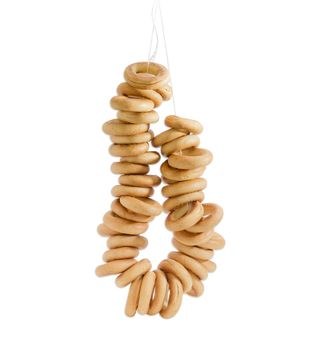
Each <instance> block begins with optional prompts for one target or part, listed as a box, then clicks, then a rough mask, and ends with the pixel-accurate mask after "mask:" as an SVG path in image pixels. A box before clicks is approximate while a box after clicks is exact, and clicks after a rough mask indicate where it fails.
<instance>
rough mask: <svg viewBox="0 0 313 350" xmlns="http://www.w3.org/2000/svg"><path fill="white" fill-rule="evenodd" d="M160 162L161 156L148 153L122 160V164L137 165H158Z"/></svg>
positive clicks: (155, 153)
mask: <svg viewBox="0 0 313 350" xmlns="http://www.w3.org/2000/svg"><path fill="white" fill-rule="evenodd" d="M159 160H160V155H159V153H157V152H146V153H144V154H140V155H138V156H133V157H122V158H121V162H127V163H136V164H156V163H157V162H158V161H159Z"/></svg>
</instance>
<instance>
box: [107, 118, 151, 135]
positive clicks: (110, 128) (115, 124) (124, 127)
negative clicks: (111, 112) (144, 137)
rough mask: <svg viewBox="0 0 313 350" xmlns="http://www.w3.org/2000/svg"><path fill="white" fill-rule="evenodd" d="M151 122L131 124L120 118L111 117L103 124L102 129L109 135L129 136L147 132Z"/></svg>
mask: <svg viewBox="0 0 313 350" xmlns="http://www.w3.org/2000/svg"><path fill="white" fill-rule="evenodd" d="M148 129H149V124H144V123H141V124H129V123H125V122H122V121H121V120H118V119H111V120H109V121H107V122H106V123H104V124H103V125H102V131H103V132H104V133H105V134H107V135H115V136H127V135H137V134H140V133H143V132H146V131H147V130H148Z"/></svg>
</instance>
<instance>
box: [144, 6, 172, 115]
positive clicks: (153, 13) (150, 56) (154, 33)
mask: <svg viewBox="0 0 313 350" xmlns="http://www.w3.org/2000/svg"><path fill="white" fill-rule="evenodd" d="M158 13H159V15H160V22H161V29H162V37H163V42H164V48H165V55H166V63H167V69H168V71H169V75H170V84H171V88H172V101H173V109H174V115H176V103H175V97H174V89H173V81H172V75H171V69H170V60H169V54H168V49H167V43H166V36H165V29H164V21H163V15H162V9H161V2H160V0H154V3H153V6H152V10H151V18H152V33H151V39H150V47H149V54H148V65H147V72H148V71H149V65H150V62H151V61H153V60H155V58H156V56H157V53H158V48H159V35H158V28H157V25H156V18H157V14H158ZM154 37H155V41H156V43H155V47H154V50H153V52H152V45H153V39H154Z"/></svg>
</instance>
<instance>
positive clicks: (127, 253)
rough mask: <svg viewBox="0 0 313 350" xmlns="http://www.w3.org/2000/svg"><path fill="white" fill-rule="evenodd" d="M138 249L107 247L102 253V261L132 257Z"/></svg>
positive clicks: (136, 254) (137, 252)
mask: <svg viewBox="0 0 313 350" xmlns="http://www.w3.org/2000/svg"><path fill="white" fill-rule="evenodd" d="M138 254H139V250H138V249H137V248H132V247H120V248H115V249H109V250H107V251H106V252H104V253H103V256H102V258H103V261H106V262H109V261H113V260H119V259H133V258H135V257H136V256H138Z"/></svg>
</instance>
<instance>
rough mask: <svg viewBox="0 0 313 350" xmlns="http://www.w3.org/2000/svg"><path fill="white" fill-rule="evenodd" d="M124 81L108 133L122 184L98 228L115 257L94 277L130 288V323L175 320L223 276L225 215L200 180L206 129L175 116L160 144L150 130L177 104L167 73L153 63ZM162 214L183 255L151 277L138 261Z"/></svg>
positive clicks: (134, 69) (134, 67) (106, 257)
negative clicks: (218, 254) (220, 253)
mask: <svg viewBox="0 0 313 350" xmlns="http://www.w3.org/2000/svg"><path fill="white" fill-rule="evenodd" d="M124 78H125V82H122V83H121V84H120V85H119V86H118V87H117V96H114V97H112V99H111V101H110V104H111V107H112V109H114V110H117V116H116V118H115V119H111V120H109V121H107V122H105V123H104V124H103V126H102V130H103V132H104V133H105V134H107V135H109V137H110V140H111V142H112V144H111V146H110V147H109V153H110V155H111V156H113V157H118V158H119V159H118V161H116V162H113V163H112V165H111V172H112V173H113V174H116V175H118V184H117V185H115V186H113V187H112V190H111V195H112V196H113V197H114V199H113V201H112V203H111V208H110V211H108V212H106V214H105V215H104V216H103V222H102V223H101V224H100V225H98V228H97V231H98V233H99V235H100V236H102V237H106V238H107V241H106V245H107V248H108V249H107V250H106V251H105V252H104V253H103V255H102V260H103V263H102V264H101V265H99V266H98V267H97V268H96V271H95V272H96V275H97V276H98V277H104V276H109V275H117V276H116V279H115V283H116V285H117V286H118V287H120V288H123V287H127V286H128V288H129V289H128V295H127V301H126V305H125V309H124V311H125V314H126V315H127V316H128V317H133V316H135V314H136V313H139V314H141V315H156V314H159V315H160V316H161V317H163V318H171V317H173V316H175V315H176V314H177V312H178V311H179V309H180V307H181V305H182V300H183V295H184V294H186V295H189V296H192V297H199V296H201V295H202V294H203V293H204V285H203V283H202V281H203V280H205V279H206V278H207V277H208V274H209V273H212V272H214V271H215V270H216V264H215V263H214V262H213V261H212V260H211V259H212V258H213V256H214V251H215V250H218V249H222V248H223V247H224V245H225V241H224V239H223V237H222V236H221V235H220V234H218V233H216V232H215V227H216V226H217V225H218V224H219V222H220V221H221V219H222V217H223V210H222V208H221V207H220V206H218V205H217V204H214V203H203V201H204V197H205V195H204V190H205V189H206V187H207V181H206V180H205V179H204V178H202V177H201V176H202V174H203V173H204V171H205V168H206V166H207V165H208V164H210V163H211V161H212V154H211V152H210V151H208V150H206V149H204V148H199V146H200V138H199V136H198V135H199V134H200V133H201V132H202V131H203V128H202V125H201V124H200V123H199V122H197V121H195V120H192V119H187V118H181V117H178V116H174V115H170V116H168V117H166V118H165V125H166V126H167V127H168V129H167V130H165V131H163V132H161V133H160V134H159V135H156V136H154V133H153V132H152V130H151V129H150V125H151V124H154V123H156V122H158V120H159V116H158V114H157V112H156V111H155V110H154V108H157V107H159V106H160V105H161V104H162V102H163V101H168V100H169V99H170V98H171V97H172V89H171V87H170V85H169V81H170V75H169V72H168V70H167V69H166V68H165V67H164V66H162V65H160V64H157V63H154V62H149V63H148V62H138V63H134V64H131V65H129V66H128V67H126V69H125V71H124ZM150 145H153V146H154V147H160V151H161V153H162V154H163V155H164V156H165V157H166V160H165V161H164V162H163V163H162V164H161V167H160V176H158V175H152V174H150V165H153V164H156V163H158V162H159V160H160V154H159V152H157V151H151V150H150ZM161 182H164V184H165V185H164V187H163V188H162V194H163V196H164V197H165V200H164V202H163V204H162V205H161V204H160V203H158V202H157V201H156V200H154V199H153V198H152V196H153V194H154V188H155V187H156V186H158V185H160V183H161ZM162 211H163V212H165V213H167V217H166V220H165V226H166V228H167V229H168V230H169V231H171V232H172V234H173V238H172V244H173V247H174V248H175V249H176V251H172V252H170V253H169V254H168V255H167V257H166V256H165V258H164V259H163V260H162V261H161V262H160V263H159V264H158V267H157V269H155V270H152V264H151V262H150V261H149V260H148V259H146V258H141V257H140V258H139V255H140V253H141V252H142V250H143V249H145V248H146V247H147V245H148V240H147V238H146V237H144V236H143V234H145V233H146V232H147V231H148V227H149V224H150V223H151V222H152V221H153V219H154V218H155V217H156V216H158V215H160V214H161V212H162Z"/></svg>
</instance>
